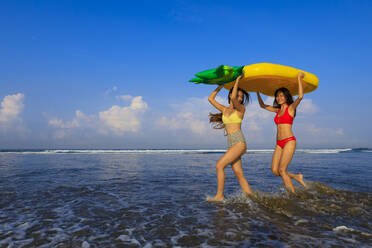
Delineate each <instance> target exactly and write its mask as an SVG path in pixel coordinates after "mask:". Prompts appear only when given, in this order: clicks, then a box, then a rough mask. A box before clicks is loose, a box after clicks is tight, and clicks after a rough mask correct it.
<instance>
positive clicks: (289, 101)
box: [273, 87, 296, 117]
mask: <svg viewBox="0 0 372 248" xmlns="http://www.w3.org/2000/svg"><path fill="white" fill-rule="evenodd" d="M280 92H282V93H283V95H284V97H285V103H286V104H287V105H288V106H289V105H291V104H292V103H293V102H294V101H293V97H292V95H291V92H289V90H288V89H287V88H284V87H283V88H279V89H277V90H276V91H275V93H274V103H273V107H274V108H280V107H281V105H280V104H279V103H278V102H277V101H276V96H277V95H278V94H279V93H280ZM293 117H296V110H295V112H294V116H293Z"/></svg>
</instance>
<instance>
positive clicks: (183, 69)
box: [0, 0, 372, 149]
mask: <svg viewBox="0 0 372 248" xmlns="http://www.w3.org/2000/svg"><path fill="white" fill-rule="evenodd" d="M0 12H1V13H0V30H1V35H0V54H1V56H0V85H1V87H0V102H1V106H0V148H2V149H5V148H224V147H225V146H226V144H225V143H226V140H225V137H223V134H222V133H221V132H220V131H215V130H212V129H211V128H210V127H209V124H208V116H207V115H208V113H209V112H210V111H212V112H213V111H214V110H213V108H212V107H211V106H209V104H208V102H207V100H206V98H207V96H208V95H209V94H210V92H211V91H213V90H214V87H213V86H209V85H193V84H191V83H189V82H188V80H189V79H190V78H192V77H193V74H194V73H196V72H199V71H201V70H204V69H209V68H212V67H215V66H218V65H220V64H225V65H231V66H235V65H248V64H254V63H260V62H269V63H276V64H282V65H287V66H293V67H296V68H299V69H303V70H305V71H309V72H312V73H314V74H316V75H317V76H318V77H319V79H320V82H319V88H318V89H317V90H316V91H314V92H312V93H310V94H306V95H305V98H304V101H303V104H302V105H301V108H302V109H300V113H299V114H298V116H297V118H296V120H295V124H294V127H293V129H294V133H295V135H296V137H297V139H298V147H302V148H307V147H340V148H342V147H372V134H371V131H372V128H371V124H370V122H371V121H372V117H371V116H372V115H371V110H370V107H369V96H370V92H371V89H372V86H371V76H370V73H369V72H370V68H371V65H372V62H371V59H370V58H371V57H372V45H371V44H372V33H371V32H370V31H369V30H370V24H371V23H372V15H371V13H372V2H371V1H176V0H175V1H2V3H1V8H0ZM220 96H221V101H222V99H223V100H224V99H225V98H226V92H222V93H221V94H220ZM251 96H252V104H251V105H249V106H248V108H247V115H246V119H245V123H244V125H243V132H244V133H245V135H246V137H247V142H248V148H251V149H253V148H272V147H273V146H274V142H275V126H274V123H273V121H272V118H273V117H274V116H273V115H272V114H270V113H265V111H264V110H261V109H259V108H258V106H257V100H256V96H255V94H251ZM266 101H267V103H271V101H272V99H266Z"/></svg>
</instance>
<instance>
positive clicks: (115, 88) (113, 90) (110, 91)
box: [104, 86, 118, 96]
mask: <svg viewBox="0 0 372 248" xmlns="http://www.w3.org/2000/svg"><path fill="white" fill-rule="evenodd" d="M117 90H118V87H116V86H114V87H112V88H110V89H108V90H106V91H105V94H104V95H105V96H107V95H109V94H111V93H112V92H115V91H117Z"/></svg>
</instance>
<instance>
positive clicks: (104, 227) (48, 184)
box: [0, 149, 372, 248]
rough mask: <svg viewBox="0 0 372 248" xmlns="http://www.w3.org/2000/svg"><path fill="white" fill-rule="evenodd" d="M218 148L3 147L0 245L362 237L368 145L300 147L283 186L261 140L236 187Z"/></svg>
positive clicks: (370, 226) (355, 242)
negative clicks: (297, 178)
mask: <svg viewBox="0 0 372 248" xmlns="http://www.w3.org/2000/svg"><path fill="white" fill-rule="evenodd" d="M221 155H222V153H221V151H190V150H186V151H175V150H169V151H162V150H155V151H117V150H116V151H115V150H114V151H91V150H79V151H76V150H75V151H74V150H69V151H66V150H64V151H2V152H0V247H84V248H85V247H175V246H179V247H339V246H343V247H345V246H346V247H370V244H371V243H372V183H371V182H372V173H370V171H371V169H372V153H371V152H370V150H362V151H359V150H349V149H347V150H302V151H301V150H299V151H298V152H297V153H296V155H295V157H294V159H293V161H292V163H291V165H290V167H289V171H293V172H300V173H303V174H304V179H305V182H306V183H307V184H308V186H309V188H308V189H307V190H303V189H302V188H301V186H300V185H298V184H295V186H296V189H297V192H296V194H290V193H287V192H286V191H285V190H284V189H283V185H282V181H281V179H280V178H278V177H275V176H273V175H272V174H271V172H270V161H271V151H269V150H259V151H258V150H256V151H249V152H248V154H246V155H244V157H243V170H244V173H245V175H246V177H247V179H248V182H249V183H250V185H251V187H252V188H253V189H254V190H255V196H254V197H251V198H250V197H247V196H245V195H244V194H242V193H241V192H240V188H239V185H238V182H237V180H236V179H235V177H234V174H233V172H232V170H231V169H230V168H229V167H228V168H226V170H225V171H226V184H225V197H226V199H225V201H223V202H222V203H208V202H206V201H205V200H206V198H207V197H210V196H213V195H214V194H215V192H216V172H215V162H216V161H217V160H218V158H219V157H220V156H221Z"/></svg>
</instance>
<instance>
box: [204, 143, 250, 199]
mask: <svg viewBox="0 0 372 248" xmlns="http://www.w3.org/2000/svg"><path fill="white" fill-rule="evenodd" d="M245 151H246V145H245V143H243V142H239V143H236V144H235V145H234V146H232V147H231V148H230V149H229V150H227V152H226V153H225V154H224V155H222V157H221V158H220V159H219V160H218V162H217V164H216V170H217V194H216V195H215V196H214V197H212V198H209V199H208V200H207V201H222V200H223V198H224V197H223V188H224V186H225V171H224V169H225V167H226V166H228V165H229V164H232V163H233V162H235V161H236V160H237V159H238V158H240V156H241V155H243V154H244V153H245Z"/></svg>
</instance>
